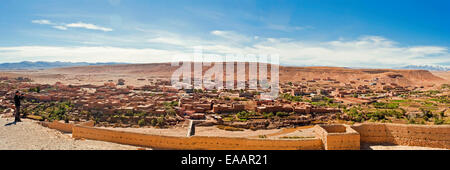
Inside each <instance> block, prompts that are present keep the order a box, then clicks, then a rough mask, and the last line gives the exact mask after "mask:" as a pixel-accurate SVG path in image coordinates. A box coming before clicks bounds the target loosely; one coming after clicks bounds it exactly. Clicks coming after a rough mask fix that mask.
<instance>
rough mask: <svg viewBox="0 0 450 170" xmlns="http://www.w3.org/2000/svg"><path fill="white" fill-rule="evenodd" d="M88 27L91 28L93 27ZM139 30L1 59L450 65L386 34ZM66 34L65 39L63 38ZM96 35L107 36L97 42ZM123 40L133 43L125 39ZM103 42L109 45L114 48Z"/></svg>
mask: <svg viewBox="0 0 450 170" xmlns="http://www.w3.org/2000/svg"><path fill="white" fill-rule="evenodd" d="M72 26H73V25H72ZM66 28H67V27H66ZM89 28H93V27H92V25H91V26H89ZM57 29H58V28H57ZM61 29H63V28H61ZM69 29H70V28H69ZM140 31H141V32H140V33H139V34H138V35H139V37H134V39H133V37H131V38H130V37H127V38H124V37H112V36H106V35H102V36H106V37H96V38H94V39H93V38H92V37H90V38H86V39H84V38H77V40H78V41H83V42H85V43H84V44H82V45H89V46H92V47H54V46H50V47H49V46H19V47H0V61H2V62H7V61H8V62H13V61H23V60H30V61H32V60H52V61H89V62H106V61H114V62H136V63H146V62H147V63H149V62H167V61H171V59H172V57H177V56H178V55H192V51H193V47H195V46H201V47H202V48H203V51H204V53H205V54H211V55H222V56H223V55H225V54H256V55H259V54H274V55H279V56H280V63H281V64H284V65H314V66H341V67H379V68H389V67H391V68H392V67H399V66H404V65H411V64H415V65H424V64H426V65H440V64H441V65H446V64H447V65H448V63H450V53H449V51H448V49H447V48H446V47H441V46H402V45H401V44H400V43H398V42H395V41H393V40H390V39H388V38H385V37H383V36H362V37H360V38H357V39H344V38H339V39H338V40H334V41H322V42H311V41H303V40H295V39H289V38H268V37H261V36H256V35H253V36H246V35H243V34H239V33H236V32H233V31H223V30H214V31H211V32H210V35H212V36H213V38H210V37H208V38H203V39H202V38H199V37H198V36H191V35H181V34H175V33H171V32H167V31H155V30H153V31H152V30H143V29H140ZM147 35H148V36H147ZM214 37H216V39H215V38H214ZM63 38H67V37H66V36H64V37H63ZM98 39H103V40H102V41H97V40H98ZM125 40H126V41H130V42H124V41H125ZM131 40H133V41H131ZM145 43H147V44H145ZM117 44H127V45H130V44H140V45H142V46H141V47H145V48H119V47H112V46H116V45H117ZM101 45H109V46H110V47H103V46H101ZM168 45H169V46H168ZM130 46H133V45H130Z"/></svg>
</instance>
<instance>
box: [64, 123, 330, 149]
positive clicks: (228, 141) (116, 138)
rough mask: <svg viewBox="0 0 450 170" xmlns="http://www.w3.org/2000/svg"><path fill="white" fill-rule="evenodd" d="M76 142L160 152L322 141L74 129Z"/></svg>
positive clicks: (314, 145) (316, 145) (315, 145)
mask: <svg viewBox="0 0 450 170" xmlns="http://www.w3.org/2000/svg"><path fill="white" fill-rule="evenodd" d="M72 137H73V138H85V139H93V140H101V141H108V142H114V143H121V144H128V145H137V146H146V147H151V148H157V149H185V150H190V149H198V150H321V149H323V147H322V142H321V140H320V139H304V140H289V139H286V140H269V139H247V138H228V137H204V136H192V137H172V136H159V135H150V134H140V133H132V132H123V131H116V130H109V129H101V128H94V127H84V126H78V125H77V126H74V127H73V133H72Z"/></svg>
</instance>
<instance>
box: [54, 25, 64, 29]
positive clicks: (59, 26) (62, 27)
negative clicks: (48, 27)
mask: <svg viewBox="0 0 450 170" xmlns="http://www.w3.org/2000/svg"><path fill="white" fill-rule="evenodd" d="M53 28H56V29H59V30H67V27H65V26H61V25H55V26H53Z"/></svg>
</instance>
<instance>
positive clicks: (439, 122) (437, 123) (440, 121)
mask: <svg viewBox="0 0 450 170" xmlns="http://www.w3.org/2000/svg"><path fill="white" fill-rule="evenodd" d="M434 124H435V125H442V124H444V119H438V118H435V119H434Z"/></svg>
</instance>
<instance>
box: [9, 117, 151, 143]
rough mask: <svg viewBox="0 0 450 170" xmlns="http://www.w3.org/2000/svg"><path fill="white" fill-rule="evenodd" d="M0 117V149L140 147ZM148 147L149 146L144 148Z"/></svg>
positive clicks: (31, 122) (24, 120) (25, 120)
mask: <svg viewBox="0 0 450 170" xmlns="http://www.w3.org/2000/svg"><path fill="white" fill-rule="evenodd" d="M13 121H14V118H0V150H136V149H138V148H140V147H135V146H129V145H121V144H115V143H110V142H102V141H93V140H75V139H73V138H71V137H70V134H63V133H61V132H59V131H57V130H54V129H49V128H46V127H43V126H41V125H39V124H37V123H35V122H33V121H32V120H27V119H22V121H23V122H18V123H16V124H12V122H13ZM145 149H149V148H145Z"/></svg>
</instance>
